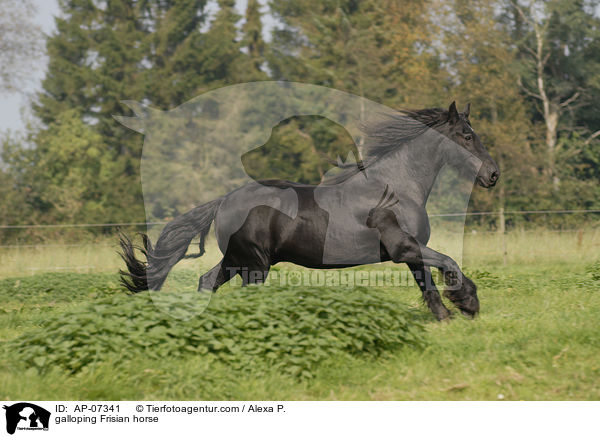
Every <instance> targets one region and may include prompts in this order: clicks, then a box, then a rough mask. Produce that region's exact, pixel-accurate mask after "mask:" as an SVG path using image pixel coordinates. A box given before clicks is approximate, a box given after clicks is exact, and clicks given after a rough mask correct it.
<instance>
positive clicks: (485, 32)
mask: <svg viewBox="0 0 600 437" xmlns="http://www.w3.org/2000/svg"><path fill="white" fill-rule="evenodd" d="M598 3H599V2H598V1H597V0H546V1H539V0H537V1H532V0H527V1H525V0H304V1H302V2H298V1H294V0H271V1H270V2H269V3H268V4H262V3H259V2H258V0H248V2H247V4H246V10H245V13H244V14H240V13H238V11H237V9H236V4H235V1H234V0H218V1H217V2H216V4H215V2H208V1H206V0H178V1H168V0H60V2H59V4H60V9H61V14H60V15H59V16H58V17H57V18H56V19H55V21H56V31H55V32H54V33H53V34H52V35H50V36H48V37H47V38H46V53H47V56H48V58H49V63H48V68H47V72H46V75H45V78H44V79H43V82H42V90H41V91H40V92H39V93H38V95H37V96H36V98H35V99H33V102H32V110H33V113H34V115H35V117H36V120H38V122H37V123H35V124H34V125H31V126H29V127H28V128H27V130H26V132H25V134H23V135H14V134H13V135H9V134H6V135H4V137H3V138H2V156H1V164H0V198H2V202H1V203H0V220H1V222H2V224H3V225H15V224H54V223H104V222H129V221H144V220H145V214H144V209H143V199H142V191H141V184H140V174H139V173H140V170H139V163H140V157H141V151H142V142H143V138H142V136H141V135H139V134H137V133H135V132H133V131H130V130H128V129H127V128H125V127H123V126H121V125H119V124H118V123H117V122H116V121H115V120H114V119H113V118H112V115H114V114H123V115H132V114H131V113H129V112H128V111H129V110H128V109H127V108H126V107H124V106H123V105H122V104H121V103H120V101H121V100H138V101H141V102H144V103H145V104H147V105H149V106H152V107H154V108H159V109H162V110H168V109H172V108H174V107H176V106H178V105H180V104H182V103H184V102H185V101H187V100H189V99H191V98H193V97H195V96H197V95H199V94H201V93H203V92H206V91H209V90H212V89H215V88H219V87H222V86H225V85H231V84H236V83H241V82H249V81H256V80H293V81H300V82H308V83H313V84H318V85H324V86H328V87H334V88H336V89H340V90H343V91H347V92H350V93H354V94H357V95H360V96H364V97H366V98H368V99H371V100H374V101H376V102H379V103H382V104H384V105H387V106H389V107H392V108H399V109H400V108H422V107H447V106H448V104H449V103H450V102H451V101H453V100H456V101H457V102H459V103H463V104H464V103H466V102H471V104H472V109H471V119H472V123H473V125H474V128H475V130H476V131H477V132H478V133H480V136H481V137H482V139H483V141H484V143H485V145H486V146H487V148H488V149H489V150H490V153H491V155H492V156H493V157H495V158H496V160H497V161H498V163H499V165H500V167H501V170H502V179H501V182H500V183H499V185H498V186H497V187H496V188H495V189H494V190H492V191H484V190H480V189H475V190H474V192H473V196H472V200H471V204H470V209H471V210H473V211H497V210H499V209H500V208H505V209H506V210H510V209H518V210H524V209H527V210H532V209H588V208H600V188H599V185H600V184H599V182H600V106H599V105H598V104H597V102H598V100H599V98H600V68H599V67H600V38H599V35H600V18H599V17H598V13H597V11H598ZM267 14H268V15H269V16H270V17H269V19H270V20H271V21H274V22H276V26H275V27H274V29H273V30H272V32H271V33H270V35H265V32H264V29H263V26H264V22H265V16H266V15H267ZM1 26H2V20H0V27H1ZM0 33H1V32H0ZM265 36H266V37H265ZM15 46H17V47H18V46H19V44H15ZM7 77H9V76H7ZM345 135H347V134H346V133H345V132H339V131H336V129H335V127H332V126H328V125H327V123H325V122H324V121H323V120H317V119H314V118H310V117H307V118H295V119H292V120H289V121H288V122H286V123H284V124H282V125H281V126H279V127H278V130H277V132H275V135H274V137H273V138H272V141H271V142H270V143H272V144H270V145H269V147H270V149H269V150H270V153H269V156H275V157H277V161H276V162H277V163H279V164H280V166H284V165H285V166H287V167H289V168H286V169H285V172H283V173H285V174H288V175H291V176H292V177H293V179H294V180H298V181H301V182H307V183H315V182H318V180H319V178H320V177H321V176H322V161H321V159H322V155H323V153H319V152H325V153H327V151H328V150H329V149H331V148H332V147H333V148H334V149H335V148H336V147H339V143H340V142H343V141H346V140H347V139H348V138H347V137H346V136H345ZM282 143H285V147H281V145H282ZM252 166H253V168H252V171H254V172H255V173H256V174H265V175H266V176H269V175H275V176H277V175H278V174H280V173H282V170H281V169H280V168H274V166H273V163H272V162H269V159H267V157H265V156H258V155H257V156H256V157H255V159H253V160H252ZM181 212H183V211H168V212H165V214H164V215H165V216H164V217H158V218H169V217H170V216H173V215H174V214H176V213H181ZM526 219H527V218H522V219H521V220H526ZM482 220H483V219H482ZM486 220H487V221H486V222H485V223H484V222H482V223H481V225H485V226H492V227H493V226H495V223H494V221H493V220H494V219H493V218H492V219H486ZM560 224H561V223H557V225H560ZM19 232H23V231H14V233H13V234H12V235H13V236H15V235H17V234H18V233H19ZM6 235H9V234H8V233H6Z"/></svg>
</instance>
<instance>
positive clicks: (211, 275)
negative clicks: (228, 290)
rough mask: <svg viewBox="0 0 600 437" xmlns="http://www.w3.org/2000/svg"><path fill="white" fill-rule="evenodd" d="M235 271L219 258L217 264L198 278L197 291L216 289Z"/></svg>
mask: <svg viewBox="0 0 600 437" xmlns="http://www.w3.org/2000/svg"><path fill="white" fill-rule="evenodd" d="M235 273H236V272H235V271H233V270H232V269H231V268H228V267H227V264H226V263H225V262H224V260H221V262H220V263H219V264H217V265H216V266H214V267H213V268H212V269H210V270H209V271H208V272H206V273H205V274H203V275H202V276H200V279H199V280H198V291H202V290H210V291H217V288H219V287H220V286H221V285H223V284H224V283H226V282H227V281H229V280H230V279H231V278H232V277H233V276H234V275H235Z"/></svg>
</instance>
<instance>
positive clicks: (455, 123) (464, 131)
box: [446, 102, 500, 188]
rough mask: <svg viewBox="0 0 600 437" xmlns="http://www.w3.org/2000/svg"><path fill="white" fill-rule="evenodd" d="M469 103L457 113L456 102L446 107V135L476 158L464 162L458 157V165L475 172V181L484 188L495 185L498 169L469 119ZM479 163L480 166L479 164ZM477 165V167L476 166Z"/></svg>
mask: <svg viewBox="0 0 600 437" xmlns="http://www.w3.org/2000/svg"><path fill="white" fill-rule="evenodd" d="M470 108H471V104H470V103H467V106H466V108H465V110H464V112H462V113H459V112H458V111H457V110H456V103H455V102H452V104H451V105H450V107H449V108H448V125H447V132H446V135H447V136H448V138H450V139H451V140H452V141H453V142H454V143H456V144H458V145H459V146H460V147H462V148H463V149H465V150H467V151H468V152H470V153H471V154H472V155H473V156H475V157H476V158H478V160H479V161H481V162H479V161H478V160H467V161H466V162H465V161H464V160H462V158H459V159H460V160H461V162H460V163H459V164H460V165H467V166H470V167H473V168H470V170H472V171H476V172H477V177H476V181H477V183H478V184H479V185H481V186H482V187H484V188H491V187H493V186H494V185H496V182H498V178H499V177H500V169H499V168H498V164H496V161H494V160H493V159H492V157H491V156H490V154H489V153H488V151H487V149H486V148H485V147H484V145H483V144H482V142H481V139H480V138H479V135H477V134H476V133H475V131H474V130H473V128H472V127H471V122H470V121H469V112H470ZM480 164H481V166H479V165H480ZM476 167H477V168H476Z"/></svg>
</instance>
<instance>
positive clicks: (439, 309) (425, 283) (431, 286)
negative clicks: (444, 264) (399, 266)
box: [408, 264, 452, 320]
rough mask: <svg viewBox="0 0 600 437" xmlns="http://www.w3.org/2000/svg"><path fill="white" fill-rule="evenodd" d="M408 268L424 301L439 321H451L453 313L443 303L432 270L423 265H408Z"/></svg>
mask: <svg viewBox="0 0 600 437" xmlns="http://www.w3.org/2000/svg"><path fill="white" fill-rule="evenodd" d="M408 267H409V268H410V271H411V272H412V274H413V276H414V277H415V281H416V282H417V284H418V285H419V288H420V289H421V292H422V293H423V300H424V301H425V303H426V304H427V306H428V307H429V309H430V310H431V312H432V313H433V315H434V316H435V317H436V318H437V319H438V320H445V319H449V318H450V316H451V314H452V313H451V312H450V310H448V308H446V306H445V305H444V303H443V302H442V298H441V296H440V293H439V291H438V289H437V287H436V286H435V283H434V282H433V278H432V277H431V270H430V269H429V267H426V266H424V265H423V264H408Z"/></svg>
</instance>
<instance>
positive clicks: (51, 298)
mask: <svg viewBox="0 0 600 437" xmlns="http://www.w3.org/2000/svg"><path fill="white" fill-rule="evenodd" d="M121 290H122V288H121V286H120V285H119V277H118V276H117V275H115V274H111V273H86V274H81V273H44V274H40V275H35V276H26V277H21V278H9V279H0V300H2V302H5V303H6V302H12V303H19V304H23V305H28V304H40V303H48V302H75V301H81V300H86V299H89V298H96V297H103V296H107V295H108V294H114V293H117V292H119V294H120V293H121Z"/></svg>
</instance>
